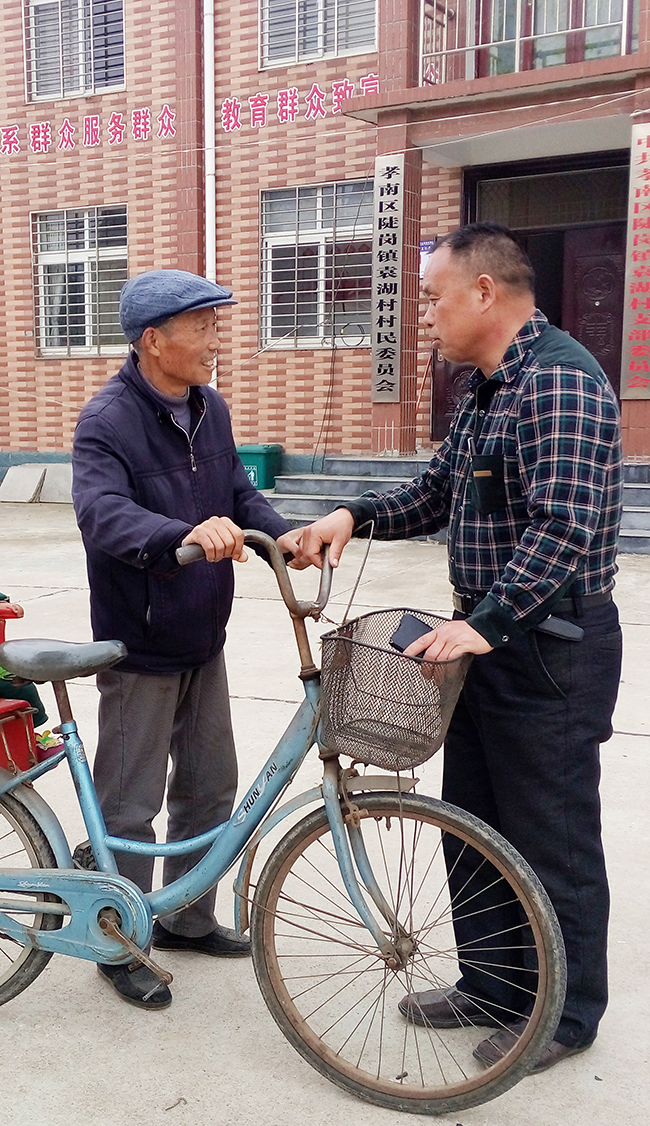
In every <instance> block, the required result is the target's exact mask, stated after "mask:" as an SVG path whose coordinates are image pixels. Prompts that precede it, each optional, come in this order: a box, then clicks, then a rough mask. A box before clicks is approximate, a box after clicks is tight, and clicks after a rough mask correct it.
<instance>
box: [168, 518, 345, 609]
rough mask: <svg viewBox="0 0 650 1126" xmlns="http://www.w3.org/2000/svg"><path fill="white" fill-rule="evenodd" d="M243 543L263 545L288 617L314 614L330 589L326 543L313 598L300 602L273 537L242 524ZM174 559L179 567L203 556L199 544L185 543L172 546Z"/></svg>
mask: <svg viewBox="0 0 650 1126" xmlns="http://www.w3.org/2000/svg"><path fill="white" fill-rule="evenodd" d="M244 543H256V544H259V546H260V547H263V548H264V549H265V550H266V551H267V552H268V555H269V559H270V560H271V566H272V567H273V570H274V572H275V577H276V579H277V580H278V586H279V588H280V594H281V595H282V598H283V600H284V603H285V605H286V607H287V609H288V610H289V613H290V614H291V615H292V617H294V618H309V617H312V618H318V616H319V615H320V613H321V611H322V610H324V609H325V607H326V606H327V600H328V598H329V596H330V591H331V589H332V568H331V566H330V561H329V546H327V545H326V547H325V552H324V555H323V569H322V571H321V573H320V585H319V587H318V594H317V596H316V601H315V602H301V601H299V599H297V598H296V596H295V594H294V590H293V587H292V585H291V579H290V578H289V572H288V570H287V564H286V563H285V560H284V555H283V554H282V552H281V551H280V548H279V547H278V545H277V543H276V542H275V540H274V539H273V537H272V536H269V535H267V534H266V532H257V531H255V529H253V528H246V529H244ZM176 559H177V561H178V562H179V563H180V565H181V567H185V566H187V564H188V563H197V562H198V561H199V560H200V559H205V552H204V550H203V548H202V547H201V545H200V544H198V543H188V544H186V545H185V547H179V548H177V549H176Z"/></svg>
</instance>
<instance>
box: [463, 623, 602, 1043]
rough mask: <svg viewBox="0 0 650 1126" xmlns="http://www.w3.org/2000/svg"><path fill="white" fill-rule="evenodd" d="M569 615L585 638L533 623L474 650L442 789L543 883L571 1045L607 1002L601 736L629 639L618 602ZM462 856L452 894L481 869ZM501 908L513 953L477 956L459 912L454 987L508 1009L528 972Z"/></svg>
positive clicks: (470, 925) (514, 918)
mask: <svg viewBox="0 0 650 1126" xmlns="http://www.w3.org/2000/svg"><path fill="white" fill-rule="evenodd" d="M577 610H578V611H579V606H578V607H577ZM456 617H462V615H458V614H457V615H456ZM562 617H565V618H567V619H568V620H570V621H574V622H575V623H576V624H577V625H580V626H582V628H583V629H584V631H585V636H584V639H583V640H582V641H580V642H572V641H564V640H561V639H558V638H554V637H550V636H549V635H548V634H544V633H540V632H539V631H532V632H530V633H528V634H527V635H526V636H525V638H524V639H523V640H520V641H517V642H511V643H510V644H508V645H505V646H504V647H503V648H500V649H495V650H493V651H492V652H491V653H488V654H486V655H485V656H481V657H475V658H474V661H473V662H472V665H471V667H470V670H469V673H468V676H467V680H466V683H465V687H464V689H463V693H462V695H461V698H460V700H459V702H458V705H457V707H456V710H455V712H454V715H453V718H452V721H451V725H450V727H449V732H448V734H447V739H446V741H445V762H444V777H443V798H444V799H445V801H449V802H452V803H453V804H455V805H459V806H461V807H462V808H463V809H467V810H469V811H470V812H471V813H474V814H475V815H476V816H477V817H480V818H481V819H482V820H483V821H486V822H487V823H488V824H489V825H492V826H493V827H494V828H495V829H498V831H499V832H500V833H502V834H503V836H504V837H506V839H507V840H509V841H510V843H511V844H513V845H514V847H515V848H516V849H517V850H518V851H519V852H520V853H521V854H522V856H524V857H525V859H526V860H527V861H528V863H529V864H530V865H531V867H532V868H533V869H534V870H535V872H536V873H537V875H538V876H539V878H540V880H541V881H542V883H543V884H544V886H545V888H546V890H547V892H548V894H549V897H550V899H551V901H552V903H553V906H554V907H555V910H556V912H557V916H558V919H559V922H560V926H561V928H562V933H563V936H564V942H565V946H566V952H567V962H568V985H567V995H566V1003H565V1007H564V1012H563V1015H562V1019H561V1021H560V1025H559V1027H558V1031H557V1033H556V1039H558V1040H559V1041H560V1042H561V1043H563V1044H566V1045H569V1046H573V1045H580V1044H584V1043H588V1042H589V1041H590V1040H591V1039H593V1037H594V1036H595V1034H596V1029H597V1027H598V1022H599V1020H600V1018H601V1017H602V1015H603V1012H604V1011H605V1007H606V1004H607V922H608V913H609V892H608V886H607V876H606V871H605V861H604V856H603V849H602V843H601V825H600V799H599V794H598V786H599V781H600V756H599V744H600V743H602V742H604V741H605V740H606V739H608V738H609V737H610V735H611V734H612V728H611V717H612V712H613V710H614V704H615V702H616V695H617V691H618V683H619V679H620V669H621V652H622V645H621V631H620V627H619V624H618V613H617V610H616V607H615V605H614V603H613V602H610V603H606V604H605V605H601V606H597V607H594V608H593V609H585V611H584V612H583V613H579V612H577V613H576V614H575V615H574V614H571V615H569V614H563V615H562ZM455 860H457V857H454V856H453V855H448V856H447V864H448V867H449V871H450V883H451V891H452V895H453V894H456V893H457V892H459V891H460V889H462V888H463V884H464V881H465V880H466V879H467V878H468V873H469V871H470V867H471V870H472V871H473V870H474V867H475V866H472V865H468V866H467V870H466V871H465V872H464V871H463V862H462V858H461V862H460V863H456V864H455V866H454V862H455ZM493 875H494V869H492V877H493ZM476 878H477V877H476V876H475V877H474V879H476ZM478 878H479V879H481V878H482V879H484V881H485V887H484V889H483V892H482V894H483V896H484V902H483V905H484V906H485V905H487V903H488V901H489V899H490V896H491V894H492V892H491V889H489V888H488V884H489V882H490V879H491V877H490V873H489V870H488V871H485V872H484V873H483V876H480V875H479V877H478ZM472 890H474V889H472ZM474 902H475V903H476V904H477V906H478V900H475V901H474ZM499 910H500V912H501V920H500V923H499V928H498V929H501V927H502V928H503V934H510V935H512V936H513V937H512V947H513V949H512V951H509V952H508V956H507V957H504V951H503V950H502V949H501V950H499V952H498V954H496V953H495V954H490V953H487V954H486V953H485V952H481V954H478V952H477V942H478V943H479V945H480V940H478V938H477V933H476V923H477V921H478V923H480V922H481V915H480V914H467V915H466V917H465V918H462V919H461V918H458V919H456V920H455V929H456V939H457V943H458V945H459V947H460V948H461V950H466V951H467V950H471V951H472V956H471V959H470V958H468V960H467V962H463V961H462V960H461V971H462V977H461V979H460V981H459V988H461V989H463V990H466V991H467V992H469V993H475V994H478V995H479V996H482V997H483V998H485V1000H487V1001H488V1002H494V1004H495V1005H497V1006H503V1009H504V1012H505V1014H507V1013H508V1011H512V1010H514V1011H516V1012H521V996H522V994H521V991H520V990H518V989H517V986H518V984H520V982H521V978H522V977H525V970H523V969H522V967H521V952H520V948H521V937H520V936H519V937H516V927H517V923H518V915H517V914H516V908H514V907H512V906H509V907H506V906H504V907H503V908H500V909H499ZM513 912H515V914H514V915H513ZM491 929H492V930H494V929H496V928H495V927H492V926H491ZM493 945H494V943H493ZM491 957H493V958H494V960H495V962H497V961H498V963H499V966H502V965H503V963H504V961H507V962H509V963H510V964H511V969H510V970H505V971H504V970H502V969H501V968H499V969H498V971H496V972H495V974H494V977H493V978H491V979H490V978H488V977H487V976H486V974H484V973H480V974H478V975H477V976H476V979H475V980H473V970H472V965H471V961H472V959H474V960H476V961H481V963H484V962H485V960H489V959H490V958H491ZM486 980H490V986H489V988H490V991H491V996H490V997H486ZM505 1019H507V1015H506V1017H505ZM511 1019H513V1018H512V1017H511Z"/></svg>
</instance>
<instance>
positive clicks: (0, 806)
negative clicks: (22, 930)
mask: <svg viewBox="0 0 650 1126" xmlns="http://www.w3.org/2000/svg"><path fill="white" fill-rule="evenodd" d="M56 866H57V864H56V859H55V856H54V853H53V852H52V849H51V847H50V843H49V841H48V839H47V837H46V836H45V834H44V833H43V830H42V829H41V827H40V825H39V824H38V823H37V822H36V821H35V819H34V818H33V817H32V815H31V813H29V811H28V810H27V809H25V807H24V806H23V805H21V803H20V802H19V801H18V800H17V799H16V798H14V797H12V795H11V794H4V795H3V797H1V798H0V868H11V869H15V868H26V869H27V868H56ZM0 887H1V881H0ZM17 894H18V893H16V892H15V891H12V892H11V895H12V898H14V899H15V898H17ZM22 898H24V899H25V900H26V901H29V900H30V899H33V898H36V897H35V896H34V895H33V893H30V894H29V895H25V896H23V897H22ZM39 898H40V899H42V900H43V901H48V902H53V903H56V902H57V898H56V896H54V895H47V894H46V895H40V896H39ZM8 914H9V915H11V917H12V918H16V919H19V920H20V922H21V923H24V924H25V925H26V926H28V927H30V928H32V929H33V930H36V931H38V930H56V929H58V928H59V927H60V926H61V925H62V923H63V919H62V916H61V915H49V914H47V915H46V914H44V913H43V912H42V911H41V912H33V913H29V912H21V913H20V914H15V913H14V912H8ZM51 957H52V953H51V951H48V950H35V949H34V948H33V947H29V946H21V944H20V943H18V942H16V941H15V940H14V939H12V938H10V937H9V936H8V935H6V934H2V932H1V931H0V1005H4V1004H5V1002H6V1001H11V1000H12V998H13V997H16V996H17V995H18V994H19V993H22V991H23V989H26V988H27V986H28V985H31V983H32V982H33V981H34V979H35V978H37V977H38V975H39V974H40V973H42V971H43V970H44V969H45V967H46V965H47V963H48V962H49V960H50V958H51Z"/></svg>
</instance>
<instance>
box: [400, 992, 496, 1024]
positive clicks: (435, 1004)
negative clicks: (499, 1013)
mask: <svg viewBox="0 0 650 1126" xmlns="http://www.w3.org/2000/svg"><path fill="white" fill-rule="evenodd" d="M397 1007H398V1009H399V1011H400V1013H401V1014H402V1016H404V1017H406V1019H407V1020H410V1021H412V1022H413V1024H421V1025H423V1026H424V1027H425V1028H458V1027H459V1025H460V1026H462V1027H466V1026H471V1025H479V1026H485V1027H486V1028H500V1027H501V1025H502V1023H503V1022H502V1021H500V1020H499V1019H498V1018H496V1017H493V1016H492V1015H491V1013H490V1006H489V1005H488V1004H487V1002H484V1001H478V1000H477V1001H476V1002H474V1001H473V1000H472V999H471V998H470V997H468V996H466V994H465V993H459V991H458V990H457V989H454V988H453V987H452V988H451V989H428V990H427V991H426V992H425V993H407V995H406V997H403V998H402V1000H401V1001H400V1002H399V1004H398V1006H397Z"/></svg>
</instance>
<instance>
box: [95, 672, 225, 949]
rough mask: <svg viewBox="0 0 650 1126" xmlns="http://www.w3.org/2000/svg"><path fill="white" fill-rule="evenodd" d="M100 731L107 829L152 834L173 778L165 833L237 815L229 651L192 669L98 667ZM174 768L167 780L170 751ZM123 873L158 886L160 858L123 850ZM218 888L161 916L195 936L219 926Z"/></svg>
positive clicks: (147, 886) (176, 863)
mask: <svg viewBox="0 0 650 1126" xmlns="http://www.w3.org/2000/svg"><path fill="white" fill-rule="evenodd" d="M97 687H98V688H99V691H100V703H99V739H98V743H97V754H96V757H95V766H94V778H95V786H96V788H97V795H98V798H99V804H100V806H101V809H102V813H103V815H104V820H105V821H106V826H107V828H108V831H109V833H110V834H111V835H112V836H115V837H126V838H128V839H129V840H136V841H153V840H155V833H154V830H153V828H152V825H151V822H152V821H153V818H154V817H155V816H156V814H158V813H159V812H160V810H161V808H162V804H163V800H164V797H165V788H167V812H168V822H167V840H168V841H179V840H184V839H186V838H188V837H195V836H198V835H199V834H200V833H204V832H207V830H208V829H211V828H213V827H214V826H215V825H220V824H221V823H222V822H223V821H227V820H228V818H229V817H230V814H231V811H232V806H233V802H234V798H235V791H236V789H237V759H236V756H235V745H234V740H233V734H232V726H231V721H230V703H229V699H228V682H227V679H226V668H225V662H224V658H223V653H220V654H219V656H218V657H217V658H216V659H215V660H214V661H211V662H210V663H209V664H207V665H204V666H203V667H202V668H199V669H193V670H192V671H191V672H185V673H177V674H174V675H172V676H147V675H144V674H143V673H132V672H119V671H117V670H114V669H109V670H108V671H106V672H101V673H98V675H97ZM169 759H171V764H172V767H171V772H170V774H169V780H167V768H168V760H169ZM205 851H207V850H206V849H203V850H202V851H199V852H194V853H191V854H190V855H189V856H171V857H167V858H166V860H165V864H164V870H163V883H164V884H169V883H171V882H172V880H175V879H178V877H179V876H182V875H184V874H185V872H187V871H189V869H190V868H192V867H193V866H194V864H196V863H197V861H198V860H199V858H200V857H201V856H202V855H203V854H204V853H205ZM116 859H117V864H118V868H119V870H120V873H121V874H122V875H123V876H126V877H127V878H128V879H130V880H132V881H133V883H135V884H137V885H138V887H140V888H142V890H143V891H150V890H151V882H152V877H153V865H154V861H153V858H149V857H145V856H135V855H129V854H128V853H124V852H122V853H118V854H117V857H116ZM215 895H216V889H212V890H211V891H209V892H207V893H206V894H205V895H204V896H202V897H201V899H199V900H197V902H196V903H193V904H192V905H191V906H190V907H188V908H186V909H185V910H184V911H180V912H178V913H176V914H173V915H169V916H167V917H166V918H165V921H164V925H165V927H167V929H168V930H170V931H173V932H174V933H175V934H182V935H187V936H192V937H199V936H201V935H205V934H209V933H210V931H212V930H214V926H215V917H214V902H215Z"/></svg>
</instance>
